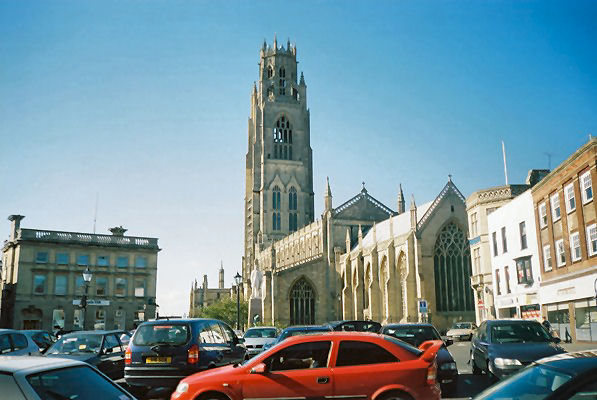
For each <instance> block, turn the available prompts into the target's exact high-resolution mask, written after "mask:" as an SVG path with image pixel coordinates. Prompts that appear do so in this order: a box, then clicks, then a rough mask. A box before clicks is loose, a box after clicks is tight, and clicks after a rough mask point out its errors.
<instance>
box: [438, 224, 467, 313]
mask: <svg viewBox="0 0 597 400" xmlns="http://www.w3.org/2000/svg"><path fill="white" fill-rule="evenodd" d="M433 265H434V271H435V297H436V308H437V311H474V306H473V291H472V289H471V287H470V276H471V256H470V248H469V245H468V241H467V240H466V235H465V234H464V233H463V232H462V230H461V229H460V228H459V227H458V226H457V225H456V224H454V223H453V222H451V223H449V224H448V225H446V226H444V227H443V228H442V230H441V231H440V233H439V235H438V237H437V240H436V242H435V251H434V256H433Z"/></svg>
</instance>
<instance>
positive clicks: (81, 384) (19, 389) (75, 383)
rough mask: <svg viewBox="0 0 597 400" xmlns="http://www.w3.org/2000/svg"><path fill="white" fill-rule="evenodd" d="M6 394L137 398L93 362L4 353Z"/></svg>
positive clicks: (31, 399)
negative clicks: (95, 366)
mask: <svg viewBox="0 0 597 400" xmlns="http://www.w3.org/2000/svg"><path fill="white" fill-rule="evenodd" d="M0 388H1V389H2V396H1V397H2V398H3V399H10V400H40V399H77V400H98V399H114V400H135V397H133V395H131V394H130V393H128V392H127V391H126V390H124V389H122V388H121V387H120V386H118V385H117V384H115V383H114V382H112V381H111V380H110V379H108V377H106V376H105V375H103V374H102V373H101V372H99V371H98V370H97V369H95V368H93V367H92V366H90V365H89V364H86V363H84V362H81V361H76V360H66V359H62V358H48V357H12V356H7V357H0Z"/></svg>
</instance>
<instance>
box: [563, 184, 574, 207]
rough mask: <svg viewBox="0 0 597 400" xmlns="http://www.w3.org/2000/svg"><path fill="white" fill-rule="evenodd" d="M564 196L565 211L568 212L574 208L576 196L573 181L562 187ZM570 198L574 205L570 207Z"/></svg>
mask: <svg viewBox="0 0 597 400" xmlns="http://www.w3.org/2000/svg"><path fill="white" fill-rule="evenodd" d="M564 197H565V198H566V213H568V214H570V213H571V212H572V211H574V210H576V196H575V195H574V183H570V184H568V185H566V186H565V187H564ZM570 199H572V200H574V207H570Z"/></svg>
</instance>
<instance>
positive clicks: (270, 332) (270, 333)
mask: <svg viewBox="0 0 597 400" xmlns="http://www.w3.org/2000/svg"><path fill="white" fill-rule="evenodd" d="M277 333H278V332H277V331H276V329H274V328H258V329H249V330H248V331H246V332H245V335H244V338H245V339H249V338H275V337H276V336H278V335H277Z"/></svg>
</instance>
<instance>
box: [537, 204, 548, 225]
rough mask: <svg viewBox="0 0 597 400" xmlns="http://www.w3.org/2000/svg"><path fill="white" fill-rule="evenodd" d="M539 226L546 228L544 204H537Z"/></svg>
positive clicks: (545, 208) (545, 206)
mask: <svg viewBox="0 0 597 400" xmlns="http://www.w3.org/2000/svg"><path fill="white" fill-rule="evenodd" d="M539 226H541V228H545V227H546V226H547V205H546V204H545V202H543V203H541V204H539Z"/></svg>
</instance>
